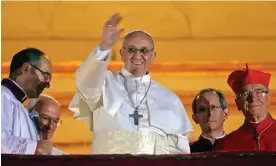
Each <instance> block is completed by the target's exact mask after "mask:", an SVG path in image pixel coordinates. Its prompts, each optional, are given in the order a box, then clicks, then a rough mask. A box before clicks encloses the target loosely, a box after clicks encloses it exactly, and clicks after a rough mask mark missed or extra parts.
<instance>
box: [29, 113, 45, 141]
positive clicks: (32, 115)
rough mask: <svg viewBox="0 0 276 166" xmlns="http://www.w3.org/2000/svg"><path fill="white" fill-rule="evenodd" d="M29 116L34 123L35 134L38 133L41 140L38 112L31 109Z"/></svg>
mask: <svg viewBox="0 0 276 166" xmlns="http://www.w3.org/2000/svg"><path fill="white" fill-rule="evenodd" d="M29 116H30V118H31V120H32V121H33V123H34V126H35V129H36V131H37V134H38V135H39V137H40V139H41V140H43V138H42V132H41V129H40V125H39V114H38V113H37V112H36V111H35V110H31V111H30V113H29Z"/></svg>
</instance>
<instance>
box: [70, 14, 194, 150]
mask: <svg viewBox="0 0 276 166" xmlns="http://www.w3.org/2000/svg"><path fill="white" fill-rule="evenodd" d="M120 20H121V17H120V15H119V14H115V15H113V16H112V17H111V18H110V19H109V20H108V21H107V22H106V24H105V26H104V32H103V36H102V41H101V43H100V44H99V46H98V47H97V48H96V49H95V50H94V51H93V52H92V53H91V54H90V55H89V56H88V58H87V59H86V61H85V62H84V63H83V64H82V65H81V66H80V68H79V69H78V70H77V72H76V89H77V91H76V94H75V96H74V98H73V100H72V101H71V103H70V105H69V109H70V110H71V111H73V112H74V113H75V114H74V116H75V118H76V119H79V120H86V121H88V123H89V124H90V129H91V130H92V131H93V132H94V133H93V140H92V154H126V153H128V154H181V153H182V154H183V153H190V148H189V139H188V134H189V133H190V132H191V131H192V130H193V129H192V126H191V123H190V120H189V118H188V116H187V113H186V111H185V108H184V106H183V105H182V103H181V101H180V99H179V98H178V97H177V96H176V95H175V94H174V93H172V92H171V91H170V90H168V89H166V88H165V87H163V86H161V85H160V84H158V83H157V82H155V81H153V80H152V79H151V74H150V73H149V72H148V68H149V65H150V64H151V63H152V62H153V60H154V58H155V56H156V53H155V51H154V41H153V39H152V37H151V36H150V35H149V34H148V33H146V32H144V31H133V32H131V33H129V34H128V35H126V36H125V37H124V41H123V46H122V49H121V50H120V54H121V58H122V60H123V62H124V64H125V66H124V67H123V68H122V70H121V71H119V72H110V71H108V70H107V66H108V63H109V59H110V52H111V48H112V46H113V45H114V44H115V42H116V41H117V40H118V39H119V38H120V34H121V33H122V32H123V29H120V30H118V24H119V22H120Z"/></svg>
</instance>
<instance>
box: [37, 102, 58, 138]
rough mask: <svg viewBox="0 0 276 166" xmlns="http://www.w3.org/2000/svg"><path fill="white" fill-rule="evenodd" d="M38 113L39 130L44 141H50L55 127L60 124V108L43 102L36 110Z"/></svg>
mask: <svg viewBox="0 0 276 166" xmlns="http://www.w3.org/2000/svg"><path fill="white" fill-rule="evenodd" d="M36 111H37V112H38V113H39V121H40V128H41V131H42V136H43V139H44V140H50V139H52V137H53V135H54V133H55V131H56V128H57V126H58V125H59V123H60V106H59V105H58V104H57V103H54V102H51V101H49V100H48V101H44V103H43V104H42V105H40V107H38V108H36Z"/></svg>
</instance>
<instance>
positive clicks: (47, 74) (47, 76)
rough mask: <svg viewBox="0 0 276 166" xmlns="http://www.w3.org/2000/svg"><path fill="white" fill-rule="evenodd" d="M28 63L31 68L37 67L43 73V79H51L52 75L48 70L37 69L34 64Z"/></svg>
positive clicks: (47, 80)
mask: <svg viewBox="0 0 276 166" xmlns="http://www.w3.org/2000/svg"><path fill="white" fill-rule="evenodd" d="M28 64H30V65H31V66H32V67H33V68H35V69H37V70H38V71H39V72H40V73H41V74H42V75H43V77H44V81H46V82H49V81H50V80H51V79H52V76H51V74H50V73H49V72H44V71H42V70H41V69H39V68H38V67H36V66H35V65H33V64H31V63H28Z"/></svg>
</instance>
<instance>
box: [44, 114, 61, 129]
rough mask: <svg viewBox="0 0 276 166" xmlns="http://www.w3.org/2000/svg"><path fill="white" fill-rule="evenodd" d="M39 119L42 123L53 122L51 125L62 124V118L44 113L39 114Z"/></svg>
mask: <svg viewBox="0 0 276 166" xmlns="http://www.w3.org/2000/svg"><path fill="white" fill-rule="evenodd" d="M39 119H40V121H41V122H42V123H43V124H53V126H55V127H57V126H60V125H61V124H62V120H60V119H58V118H51V117H50V116H48V115H45V114H39Z"/></svg>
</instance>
